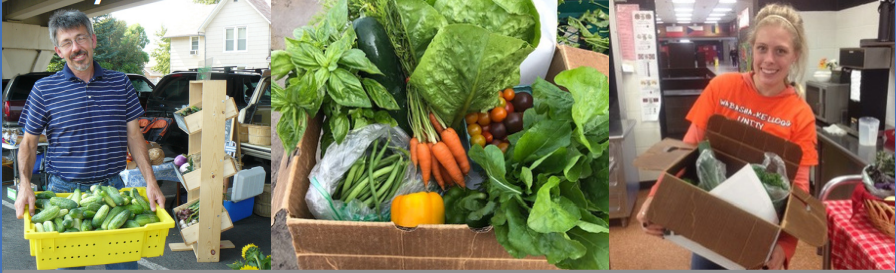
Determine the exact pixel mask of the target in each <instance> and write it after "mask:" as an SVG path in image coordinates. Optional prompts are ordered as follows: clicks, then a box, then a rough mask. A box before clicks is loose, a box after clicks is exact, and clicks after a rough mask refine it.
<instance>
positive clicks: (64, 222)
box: [62, 215, 75, 228]
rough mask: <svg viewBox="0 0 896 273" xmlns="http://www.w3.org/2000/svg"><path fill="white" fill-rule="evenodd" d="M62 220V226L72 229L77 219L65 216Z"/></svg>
mask: <svg viewBox="0 0 896 273" xmlns="http://www.w3.org/2000/svg"><path fill="white" fill-rule="evenodd" d="M62 219H63V220H62V225H63V226H65V228H71V227H73V226H75V218H72V217H71V216H69V215H65V216H64V217H63V218H62Z"/></svg>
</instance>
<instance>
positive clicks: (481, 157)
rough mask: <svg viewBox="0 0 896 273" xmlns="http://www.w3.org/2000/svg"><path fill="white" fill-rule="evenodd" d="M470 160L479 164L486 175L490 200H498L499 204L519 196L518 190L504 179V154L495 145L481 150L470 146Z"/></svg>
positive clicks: (479, 147) (476, 146)
mask: <svg viewBox="0 0 896 273" xmlns="http://www.w3.org/2000/svg"><path fill="white" fill-rule="evenodd" d="M472 146H473V147H471V148H470V151H469V155H470V159H472V160H473V161H475V162H477V163H479V165H480V166H482V168H483V169H485V171H486V173H488V185H487V189H488V193H489V197H490V198H499V200H500V201H501V202H507V201H508V200H510V198H512V197H513V196H515V195H520V194H521V191H520V188H519V187H517V186H516V185H513V184H510V183H508V182H507V180H506V179H505V178H504V175H505V174H506V169H504V154H503V153H501V149H499V148H498V147H497V146H495V145H489V146H487V147H485V149H483V148H482V147H481V146H479V145H472Z"/></svg>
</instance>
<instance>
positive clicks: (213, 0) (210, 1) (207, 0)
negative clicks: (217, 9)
mask: <svg viewBox="0 0 896 273" xmlns="http://www.w3.org/2000/svg"><path fill="white" fill-rule="evenodd" d="M193 3H195V4H203V5H214V4H217V3H218V0H193Z"/></svg>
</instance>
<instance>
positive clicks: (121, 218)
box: [105, 209, 131, 230]
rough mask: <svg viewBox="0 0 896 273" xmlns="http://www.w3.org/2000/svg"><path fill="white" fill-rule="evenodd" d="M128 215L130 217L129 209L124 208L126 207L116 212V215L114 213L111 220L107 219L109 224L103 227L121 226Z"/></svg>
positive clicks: (113, 227) (114, 227)
mask: <svg viewBox="0 0 896 273" xmlns="http://www.w3.org/2000/svg"><path fill="white" fill-rule="evenodd" d="M129 217H131V211H129V210H126V209H124V210H121V212H120V213H118V215H116V216H115V218H112V221H109V225H108V226H106V227H105V228H106V229H108V230H113V229H117V228H119V227H121V226H122V225H124V222H126V221H127V220H128V218H129Z"/></svg>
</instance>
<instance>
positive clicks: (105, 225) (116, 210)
mask: <svg viewBox="0 0 896 273" xmlns="http://www.w3.org/2000/svg"><path fill="white" fill-rule="evenodd" d="M126 210H127V209H125V208H124V207H115V208H113V209H112V211H110V212H109V215H108V216H106V219H104V220H103V223H102V224H101V225H100V227H102V228H103V229H105V230H111V228H109V222H111V221H112V219H114V218H115V217H116V216H118V215H119V214H121V212H122V211H126ZM128 212H130V211H128Z"/></svg>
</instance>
